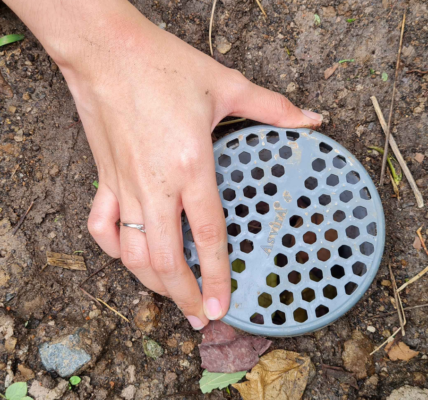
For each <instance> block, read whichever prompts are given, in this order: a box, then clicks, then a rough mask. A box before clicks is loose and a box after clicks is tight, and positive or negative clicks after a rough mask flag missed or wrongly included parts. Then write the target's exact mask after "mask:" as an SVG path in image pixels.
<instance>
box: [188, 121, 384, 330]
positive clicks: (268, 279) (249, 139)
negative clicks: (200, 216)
mask: <svg viewBox="0 0 428 400" xmlns="http://www.w3.org/2000/svg"><path fill="white" fill-rule="evenodd" d="M214 155H215V160H216V173H217V184H218V190H219V193H220V197H221V199H222V203H223V207H224V213H225V217H226V223H227V231H228V242H229V258H230V263H231V271H232V285H231V287H232V300H231V305H230V309H229V312H228V314H227V315H226V316H225V317H224V319H223V321H224V322H226V323H228V324H230V325H232V326H234V327H236V328H239V329H242V330H245V331H247V332H251V333H255V334H261V335H268V336H293V335H300V334H303V333H307V332H311V331H314V330H316V329H319V328H322V327H323V326H326V325H328V324H330V323H332V322H333V321H335V320H336V319H337V318H339V317H340V316H341V315H343V314H344V313H346V312H347V311H348V310H349V309H350V308H351V307H352V306H353V305H355V303H356V302H357V301H358V300H359V299H360V298H361V296H362V295H363V294H364V292H365V291H366V290H367V288H368V287H369V285H370V284H371V282H372V280H373V278H374V276H375V275H376V272H377V269H378V267H379V264H380V261H381V257H382V253H383V248H384V241H385V222H384V215H383V210H382V205H381V202H380V198H379V195H378V193H377V191H376V188H375V186H374V185H373V182H372V181H371V179H370V177H369V175H368V174H367V172H366V171H365V169H364V168H363V166H362V165H361V164H360V163H359V162H358V161H357V160H356V159H355V157H354V156H352V154H350V153H349V152H348V151H347V150H346V149H345V148H343V147H342V146H341V145H339V144H338V143H337V142H335V141H334V140H332V139H330V138H328V137H326V136H324V135H322V134H320V133H318V132H314V131H311V130H309V129H279V128H275V127H270V126H257V127H251V128H247V129H243V130H241V131H238V132H235V133H234V134H232V135H229V136H227V137H225V138H223V139H221V140H219V141H218V142H216V143H215V145H214ZM183 238H184V254H185V257H186V259H187V262H188V264H189V266H190V267H192V268H193V269H196V268H197V267H198V266H199V259H198V255H197V252H196V247H195V244H194V242H193V238H192V235H191V231H190V228H189V225H188V223H187V221H186V220H185V222H184V224H183Z"/></svg>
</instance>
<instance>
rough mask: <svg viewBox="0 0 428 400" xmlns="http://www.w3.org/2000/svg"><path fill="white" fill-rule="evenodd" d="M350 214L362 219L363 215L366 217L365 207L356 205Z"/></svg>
mask: <svg viewBox="0 0 428 400" xmlns="http://www.w3.org/2000/svg"><path fill="white" fill-rule="evenodd" d="M352 214H353V215H354V217H355V218H357V219H364V218H365V217H367V209H366V208H365V207H361V206H358V207H355V208H354V211H352Z"/></svg>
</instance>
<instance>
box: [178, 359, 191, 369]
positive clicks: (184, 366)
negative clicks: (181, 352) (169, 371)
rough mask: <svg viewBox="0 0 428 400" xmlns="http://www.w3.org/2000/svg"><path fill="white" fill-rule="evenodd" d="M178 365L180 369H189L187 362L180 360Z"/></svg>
mask: <svg viewBox="0 0 428 400" xmlns="http://www.w3.org/2000/svg"><path fill="white" fill-rule="evenodd" d="M178 364H179V365H180V367H183V368H189V367H190V363H189V361H187V360H180V361H179V362H178Z"/></svg>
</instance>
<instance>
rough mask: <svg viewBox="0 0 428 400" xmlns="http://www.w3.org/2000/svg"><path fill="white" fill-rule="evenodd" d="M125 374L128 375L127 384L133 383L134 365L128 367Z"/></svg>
mask: <svg viewBox="0 0 428 400" xmlns="http://www.w3.org/2000/svg"><path fill="white" fill-rule="evenodd" d="M126 372H127V374H128V382H129V383H135V381H136V379H135V372H136V367H135V365H130V366H129V367H128V368H127V369H126Z"/></svg>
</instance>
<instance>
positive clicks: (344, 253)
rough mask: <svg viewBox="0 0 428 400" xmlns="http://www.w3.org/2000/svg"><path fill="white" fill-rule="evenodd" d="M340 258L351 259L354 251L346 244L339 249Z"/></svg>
mask: <svg viewBox="0 0 428 400" xmlns="http://www.w3.org/2000/svg"><path fill="white" fill-rule="evenodd" d="M339 256H340V257H342V258H349V257H351V256H352V249H351V248H350V247H349V246H347V245H346V244H344V245H342V246H340V247H339Z"/></svg>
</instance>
